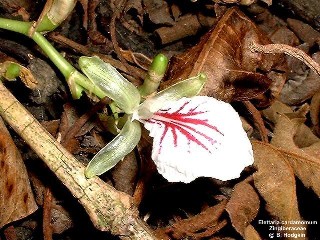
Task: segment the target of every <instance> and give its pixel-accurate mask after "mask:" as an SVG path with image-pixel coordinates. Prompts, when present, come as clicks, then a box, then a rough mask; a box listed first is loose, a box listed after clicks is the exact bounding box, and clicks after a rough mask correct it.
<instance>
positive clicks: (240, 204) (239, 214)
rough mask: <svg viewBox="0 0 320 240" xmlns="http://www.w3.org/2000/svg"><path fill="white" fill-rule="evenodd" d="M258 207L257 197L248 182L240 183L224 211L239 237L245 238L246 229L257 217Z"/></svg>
mask: <svg viewBox="0 0 320 240" xmlns="http://www.w3.org/2000/svg"><path fill="white" fill-rule="evenodd" d="M259 206H260V200H259V196H258V194H257V193H256V191H255V190H254V189H253V187H252V186H251V185H250V184H249V183H248V182H245V181H243V182H240V183H238V184H237V185H236V186H235V187H234V190H233V192H232V195H231V198H230V200H229V202H228V203H227V206H226V211H227V212H228V213H229V216H230V219H231V223H232V225H233V227H234V228H235V229H236V231H237V232H238V233H240V235H241V236H243V237H245V235H246V231H247V230H246V228H247V227H248V226H249V225H250V223H251V221H252V220H253V219H254V218H255V217H256V216H257V214H258V211H259Z"/></svg>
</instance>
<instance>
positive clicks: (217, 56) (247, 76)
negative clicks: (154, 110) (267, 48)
mask: <svg viewBox="0 0 320 240" xmlns="http://www.w3.org/2000/svg"><path fill="white" fill-rule="evenodd" d="M252 43H259V44H268V43H270V40H269V39H268V38H267V37H266V36H265V35H264V34H263V33H261V32H260V31H259V30H258V28H257V27H256V26H255V25H254V23H253V22H252V21H251V20H250V19H249V18H247V17H246V16H245V15H244V14H243V13H242V12H241V11H240V10H238V9H237V8H231V9H229V10H228V11H227V12H226V13H225V14H224V15H223V17H222V18H221V19H220V21H219V22H218V24H217V26H216V27H215V28H214V29H213V30H211V31H210V32H209V33H207V34H206V35H205V36H203V38H202V39H201V41H200V42H199V43H198V44H197V45H196V46H194V47H193V48H191V49H189V50H188V51H187V52H185V53H183V54H181V55H177V56H175V57H173V58H172V59H171V60H170V66H169V70H168V76H167V79H168V81H166V82H164V84H163V85H162V88H166V87H167V86H169V85H171V84H174V83H176V82H177V81H180V80H181V79H186V78H188V77H191V76H195V75H197V74H198V73H199V72H203V73H205V74H206V75H207V77H208V81H207V83H206V85H205V87H204V88H203V90H202V91H201V93H200V95H208V96H214V97H216V98H218V99H221V100H224V101H234V100H248V99H252V98H255V97H257V96H258V95H260V94H261V93H263V92H265V91H266V90H267V89H269V88H270V86H271V85H272V86H271V89H272V93H273V95H277V94H278V92H279V91H280V90H281V88H282V85H283V84H284V81H285V76H284V75H285V74H275V73H274V72H272V70H273V69H278V70H279V71H280V72H281V71H282V70H284V69H285V65H284V64H283V61H284V58H283V57H282V56H281V55H271V54H269V55H263V54H259V53H253V52H251V51H250V50H249V45H250V44H252ZM267 75H270V76H271V75H272V76H273V80H271V79H269V78H268V76H267ZM267 101H268V99H267Z"/></svg>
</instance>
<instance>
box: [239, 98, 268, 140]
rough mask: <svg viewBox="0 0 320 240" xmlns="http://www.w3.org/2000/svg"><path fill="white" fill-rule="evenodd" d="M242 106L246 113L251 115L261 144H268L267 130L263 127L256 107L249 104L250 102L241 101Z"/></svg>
mask: <svg viewBox="0 0 320 240" xmlns="http://www.w3.org/2000/svg"><path fill="white" fill-rule="evenodd" d="M243 104H244V105H245V107H246V108H247V109H248V111H249V112H250V113H251V115H252V117H253V121H254V124H255V125H256V127H257V128H258V131H259V133H260V136H261V140H262V141H263V142H266V143H268V142H269V140H268V130H267V128H266V126H265V125H264V122H263V119H262V117H261V114H260V112H259V111H258V110H257V109H256V107H255V106H254V105H253V104H252V103H251V102H250V101H243Z"/></svg>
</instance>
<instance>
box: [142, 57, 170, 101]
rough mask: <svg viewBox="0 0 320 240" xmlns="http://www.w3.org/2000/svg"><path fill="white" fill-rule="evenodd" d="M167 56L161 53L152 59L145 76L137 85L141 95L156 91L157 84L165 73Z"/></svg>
mask: <svg viewBox="0 0 320 240" xmlns="http://www.w3.org/2000/svg"><path fill="white" fill-rule="evenodd" d="M167 66H168V58H167V57H166V56H165V55H163V54H161V53H160V54H158V55H157V56H155V57H154V59H153V60H152V63H151V65H150V67H149V70H148V74H147V77H146V78H145V80H144V82H143V84H142V85H141V86H140V87H139V91H140V93H141V95H142V96H148V95H150V94H152V93H154V92H156V91H157V89H158V87H159V84H160V82H161V80H162V78H163V76H164V74H165V73H166V70H167Z"/></svg>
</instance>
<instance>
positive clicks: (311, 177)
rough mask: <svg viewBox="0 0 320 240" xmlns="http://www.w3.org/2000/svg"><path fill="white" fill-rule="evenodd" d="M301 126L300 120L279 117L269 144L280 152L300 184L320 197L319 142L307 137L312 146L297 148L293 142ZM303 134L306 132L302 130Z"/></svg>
mask: <svg viewBox="0 0 320 240" xmlns="http://www.w3.org/2000/svg"><path fill="white" fill-rule="evenodd" d="M301 125H302V126H303V125H304V124H303V121H301V119H297V118H295V119H290V118H288V117H287V116H285V115H281V116H280V118H279V120H278V122H277V124H276V127H275V130H274V137H273V138H272V140H271V144H272V145H274V146H276V147H278V149H279V150H281V153H282V155H283V156H285V157H286V158H287V159H288V163H289V164H290V165H291V166H292V168H293V169H294V171H295V174H296V175H297V177H298V178H299V179H300V180H301V181H302V183H303V184H304V185H305V186H306V187H311V188H312V189H313V190H314V192H315V193H316V194H317V195H318V196H320V158H319V148H318V146H319V143H320V141H319V140H318V141H316V140H317V137H316V136H313V138H311V137H308V138H309V141H308V143H309V144H310V143H312V144H311V145H309V146H305V147H303V148H299V147H298V146H297V145H296V143H295V141H294V137H295V136H296V134H297V131H298V129H299V127H301ZM304 129H305V128H304ZM303 132H304V133H305V132H307V131H306V130H304V131H303ZM310 134H312V133H311V131H310V132H309V135H310ZM308 138H305V139H308ZM304 145H306V142H304Z"/></svg>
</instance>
